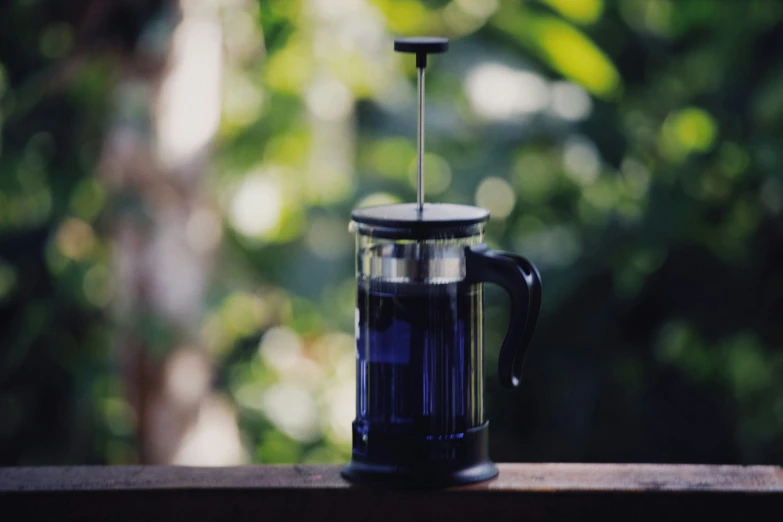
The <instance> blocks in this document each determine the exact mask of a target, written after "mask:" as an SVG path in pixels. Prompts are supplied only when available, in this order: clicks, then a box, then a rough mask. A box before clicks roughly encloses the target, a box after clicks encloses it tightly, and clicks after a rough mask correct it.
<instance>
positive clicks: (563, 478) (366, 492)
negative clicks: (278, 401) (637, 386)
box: [0, 464, 783, 522]
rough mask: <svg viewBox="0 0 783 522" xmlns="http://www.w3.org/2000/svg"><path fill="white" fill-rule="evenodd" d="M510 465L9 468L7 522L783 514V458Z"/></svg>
mask: <svg viewBox="0 0 783 522" xmlns="http://www.w3.org/2000/svg"><path fill="white" fill-rule="evenodd" d="M499 467H500V475H499V476H498V478H496V479H494V480H492V481H489V482H485V483H482V484H476V485H473V486H466V487H461V488H452V489H445V490H436V491H402V490H386V489H377V488H366V487H356V486H353V485H351V484H349V483H347V482H345V481H344V480H343V479H342V478H341V477H340V475H339V471H340V467H339V466H244V467H234V468H188V467H170V466H120V467H89V466H82V467H57V468H47V467H41V468H0V519H3V513H13V514H14V515H16V516H15V517H14V518H8V519H7V520H12V519H15V518H22V517H24V518H28V519H32V520H120V521H125V520H134V521H136V520H164V519H169V520H180V519H183V518H192V519H194V520H238V521H239V520H254V521H257V520H266V519H286V520H312V519H313V518H318V519H319V520H323V519H327V520H341V521H354V520H357V521H358V520H362V521H364V522H366V521H374V520H396V521H401V520H403V521H407V520H417V519H421V518H423V517H426V518H429V519H433V520H490V519H491V520H493V521H495V520H522V519H524V520H535V521H539V520H540V521H544V520H547V521H548V520H598V519H602V520H607V519H609V520H612V519H617V520H657V521H660V520H666V521H667V522H668V521H675V520H707V519H709V520H711V521H712V520H738V519H743V520H744V519H749V520H776V521H780V520H783V471H782V470H781V469H780V468H779V467H775V466H746V467H743V466H703V465H660V464H500V465H499Z"/></svg>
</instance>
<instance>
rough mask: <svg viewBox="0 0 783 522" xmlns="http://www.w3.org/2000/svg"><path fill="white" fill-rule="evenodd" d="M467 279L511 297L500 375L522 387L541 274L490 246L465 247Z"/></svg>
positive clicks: (509, 383)
mask: <svg viewBox="0 0 783 522" xmlns="http://www.w3.org/2000/svg"><path fill="white" fill-rule="evenodd" d="M465 272H466V278H465V280H466V281H467V282H469V283H480V282H487V283H495V284H497V285H500V286H501V287H502V288H503V289H504V290H505V291H506V292H507V293H508V296H509V297H510V298H511V315H510V319H509V326H508V332H506V338H505V339H504V340H503V346H502V347H501V348H500V358H499V360H498V374H499V375H500V383H501V384H502V385H503V386H505V387H506V388H516V387H517V386H519V379H520V378H521V377H522V365H523V364H524V361H525V350H527V345H528V344H530V339H531V338H532V337H533V331H534V330H535V329H536V323H537V322H538V313H539V310H540V309H541V275H540V274H539V273H538V269H537V268H536V267H535V265H534V264H533V263H531V262H530V261H528V260H527V259H525V258H524V257H522V256H519V255H517V254H511V253H508V252H500V251H497V250H490V249H489V247H487V245H484V244H482V245H475V246H469V247H465Z"/></svg>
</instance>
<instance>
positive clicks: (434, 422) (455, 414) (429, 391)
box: [356, 281, 484, 438]
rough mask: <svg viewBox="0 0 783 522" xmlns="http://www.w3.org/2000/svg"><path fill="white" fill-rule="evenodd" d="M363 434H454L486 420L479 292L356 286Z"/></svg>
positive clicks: (453, 287)
mask: <svg viewBox="0 0 783 522" xmlns="http://www.w3.org/2000/svg"><path fill="white" fill-rule="evenodd" d="M357 310H358V325H357V334H358V336H357V341H356V348H357V361H356V369H357V386H358V389H357V394H356V396H357V404H356V410H357V418H356V425H357V428H359V430H360V431H362V432H364V433H367V432H368V431H369V430H373V431H378V432H383V433H388V434H397V433H398V434H419V435H423V436H425V437H428V438H430V437H432V438H441V437H442V436H449V435H459V434H460V433H462V432H464V431H465V430H467V429H469V428H473V427H476V426H479V425H480V424H482V423H483V422H484V419H483V415H484V413H483V407H482V404H481V398H482V395H483V379H484V377H483V360H482V344H483V330H482V315H481V310H482V290H481V287H480V286H479V285H468V284H464V283H449V284H415V283H379V282H375V281H373V282H366V281H360V282H359V287H358V292H357Z"/></svg>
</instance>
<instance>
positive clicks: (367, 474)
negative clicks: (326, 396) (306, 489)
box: [341, 461, 498, 489]
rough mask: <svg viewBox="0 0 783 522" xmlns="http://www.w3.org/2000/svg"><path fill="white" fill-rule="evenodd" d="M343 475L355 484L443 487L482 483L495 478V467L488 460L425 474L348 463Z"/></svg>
mask: <svg viewBox="0 0 783 522" xmlns="http://www.w3.org/2000/svg"><path fill="white" fill-rule="evenodd" d="M341 474H342V476H343V477H344V478H345V479H347V480H350V481H351V482H355V483H357V484H367V485H374V486H385V487H393V488H411V489H413V488H415V489H428V488H433V489H434V488H445V487H449V486H464V485H466V484H475V483H476V482H483V481H485V480H489V479H491V478H495V477H496V476H497V475H498V468H497V466H495V464H494V463H493V462H491V461H486V462H482V463H480V464H476V465H474V466H471V467H468V468H462V469H459V470H456V471H452V472H448V473H444V472H435V473H432V472H427V471H424V470H420V469H419V470H416V469H405V468H399V467H396V466H390V465H386V466H385V465H373V464H365V463H363V462H355V461H351V463H350V464H348V465H347V466H345V467H344V468H343V471H342V473H341Z"/></svg>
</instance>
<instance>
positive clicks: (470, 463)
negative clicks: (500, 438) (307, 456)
mask: <svg viewBox="0 0 783 522" xmlns="http://www.w3.org/2000/svg"><path fill="white" fill-rule="evenodd" d="M488 428H489V425H488V423H484V424H483V425H481V426H478V427H476V428H472V429H470V430H468V431H466V432H464V433H461V434H458V435H457V436H455V437H449V438H447V439H445V440H437V439H436V440H431V439H427V438H426V437H422V436H410V435H407V436H392V435H388V434H381V433H373V430H363V429H362V428H361V427H358V426H356V425H354V444H353V458H352V459H351V462H350V464H348V465H347V466H346V467H345V468H343V471H342V475H343V477H345V478H346V479H347V480H350V481H351V482H355V483H358V484H369V485H379V486H386V487H395V488H417V489H423V488H443V487H448V486H461V485H465V484H473V483H476V482H481V481H484V480H489V479H491V478H493V477H495V476H497V474H498V469H497V466H495V464H493V463H492V461H490V460H489V456H488V451H487V446H488V442H489V429H488Z"/></svg>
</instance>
